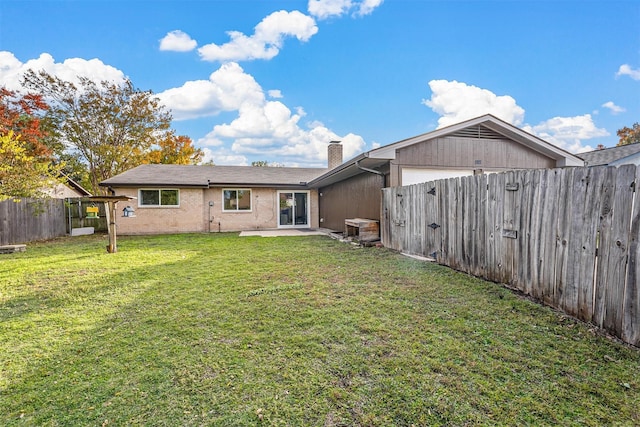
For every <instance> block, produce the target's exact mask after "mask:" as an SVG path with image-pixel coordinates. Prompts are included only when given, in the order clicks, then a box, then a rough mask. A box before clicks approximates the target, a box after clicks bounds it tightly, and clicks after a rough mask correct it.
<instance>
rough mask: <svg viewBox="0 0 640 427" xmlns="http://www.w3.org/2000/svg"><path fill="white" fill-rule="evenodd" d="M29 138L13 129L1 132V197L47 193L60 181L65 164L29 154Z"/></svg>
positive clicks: (18, 198)
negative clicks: (17, 133) (22, 136)
mask: <svg viewBox="0 0 640 427" xmlns="http://www.w3.org/2000/svg"><path fill="white" fill-rule="evenodd" d="M32 151H33V149H32V147H30V146H29V143H28V142H27V140H26V139H25V140H23V139H22V138H21V136H20V135H16V134H15V133H14V132H13V130H10V131H8V132H7V133H6V134H4V135H0V200H6V199H11V198H12V199H13V200H15V201H20V199H21V198H22V197H36V198H43V197H47V194H46V190H47V189H48V188H50V187H51V186H52V185H54V184H56V183H57V182H58V176H60V171H61V169H62V166H63V165H62V164H58V165H54V164H52V163H51V160H50V159H49V158H48V157H45V156H39V157H38V156H34V155H33V154H30V152H32Z"/></svg>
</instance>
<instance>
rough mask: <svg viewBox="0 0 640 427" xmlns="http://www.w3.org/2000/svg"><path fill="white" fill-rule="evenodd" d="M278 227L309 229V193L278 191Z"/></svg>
mask: <svg viewBox="0 0 640 427" xmlns="http://www.w3.org/2000/svg"><path fill="white" fill-rule="evenodd" d="M278 205H279V215H278V227H283V228H286V227H292V228H295V227H298V228H305V227H309V192H308V191H299V192H296V191H278Z"/></svg>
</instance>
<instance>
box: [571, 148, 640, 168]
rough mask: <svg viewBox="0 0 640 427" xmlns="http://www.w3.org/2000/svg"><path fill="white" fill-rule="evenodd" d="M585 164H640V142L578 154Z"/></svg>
mask: <svg viewBox="0 0 640 427" xmlns="http://www.w3.org/2000/svg"><path fill="white" fill-rule="evenodd" d="M578 156H580V158H582V159H583V160H584V165H585V166H605V165H608V166H621V165H636V166H638V165H640V143H635V144H628V145H622V146H620V147H612V148H604V149H599V150H594V151H589V152H587V153H580V154H578Z"/></svg>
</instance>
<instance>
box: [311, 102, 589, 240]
mask: <svg viewBox="0 0 640 427" xmlns="http://www.w3.org/2000/svg"><path fill="white" fill-rule="evenodd" d="M582 165H583V160H582V159H581V158H579V157H577V156H574V155H573V154H570V153H569V152H566V151H564V150H562V149H560V148H558V147H556V146H555V145H552V144H550V143H548V142H546V141H544V140H542V139H540V138H538V137H536V136H534V135H531V134H529V133H527V132H525V131H523V130H522V129H519V128H517V127H515V126H513V125H511V124H509V123H507V122H504V121H502V120H500V119H498V118H496V117H494V116H492V115H490V114H487V115H484V116H480V117H477V118H475V119H471V120H467V121H465V122H462V123H458V124H455V125H452V126H448V127H444V128H441V129H437V130H435V131H432V132H428V133H425V134H422V135H418V136H414V137H412V138H408V139H405V140H402V141H398V142H396V143H393V144H389V145H385V146H383V147H380V148H376V149H374V150H371V151H368V152H366V153H362V154H360V155H359V156H357V157H355V158H353V159H351V160H349V161H347V162H345V163H343V164H341V165H340V166H338V167H336V168H334V169H331V170H329V171H327V172H326V173H324V174H322V175H320V176H318V177H317V178H315V179H313V180H311V181H310V182H309V187H310V188H312V189H316V190H317V191H318V194H319V208H320V212H319V218H320V224H321V225H322V226H323V227H326V228H329V229H335V230H342V229H343V228H344V220H345V219H347V218H369V219H375V220H380V217H381V212H380V209H381V207H380V206H381V191H380V190H381V189H382V188H384V187H395V186H402V185H410V184H416V183H420V182H427V181H433V180H436V179H443V178H452V177H459V176H465V175H474V174H480V173H493V172H501V171H505V170H508V169H534V168H556V167H565V166H582Z"/></svg>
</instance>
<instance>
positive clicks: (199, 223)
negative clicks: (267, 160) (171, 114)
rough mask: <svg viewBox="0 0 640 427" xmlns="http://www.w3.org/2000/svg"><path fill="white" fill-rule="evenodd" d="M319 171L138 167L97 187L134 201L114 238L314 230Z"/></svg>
mask: <svg viewBox="0 0 640 427" xmlns="http://www.w3.org/2000/svg"><path fill="white" fill-rule="evenodd" d="M325 171H326V169H322V168H284V167H253V166H205V165H203V166H194V165H141V166H138V167H135V168H133V169H131V170H129V171H126V172H124V173H122V174H120V175H117V176H115V177H113V178H110V179H107V180H105V181H103V182H101V183H100V185H101V186H105V187H108V188H109V190H110V191H111V193H112V194H117V195H123V196H130V197H135V198H136V200H132V201H131V202H130V204H129V205H128V206H119V207H118V208H119V210H120V211H122V210H123V209H126V208H127V207H129V208H130V209H133V212H134V216H130V217H127V218H122V219H121V220H119V221H118V233H119V234H150V233H191V232H206V231H211V232H213V231H216V232H217V231H239V230H256V229H265V228H309V227H314V228H315V227H318V226H319V223H318V192H317V191H316V190H313V189H310V188H309V187H308V186H307V182H308V181H310V180H311V179H313V178H315V177H317V176H318V175H321V174H322V173H324V172H325Z"/></svg>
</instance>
